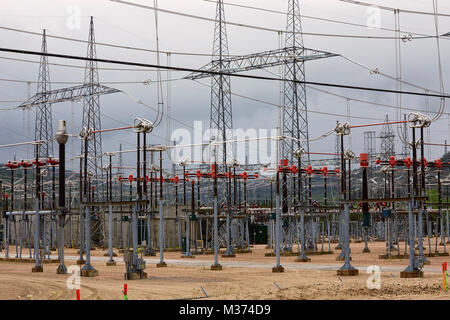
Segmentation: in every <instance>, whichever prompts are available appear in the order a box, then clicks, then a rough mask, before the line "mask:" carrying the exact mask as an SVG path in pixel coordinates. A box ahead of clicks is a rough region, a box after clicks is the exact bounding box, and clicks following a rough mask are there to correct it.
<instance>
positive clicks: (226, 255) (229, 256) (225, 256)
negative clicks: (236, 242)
mask: <svg viewBox="0 0 450 320" xmlns="http://www.w3.org/2000/svg"><path fill="white" fill-rule="evenodd" d="M235 257H236V255H235V254H234V253H231V254H223V255H222V258H235Z"/></svg>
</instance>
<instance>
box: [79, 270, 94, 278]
mask: <svg viewBox="0 0 450 320" xmlns="http://www.w3.org/2000/svg"><path fill="white" fill-rule="evenodd" d="M81 276H82V277H87V278H93V277H98V271H97V270H95V269H93V270H81Z"/></svg>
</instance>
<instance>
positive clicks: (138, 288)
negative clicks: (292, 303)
mask: <svg viewBox="0 0 450 320" xmlns="http://www.w3.org/2000/svg"><path fill="white" fill-rule="evenodd" d="M433 240H434V239H433ZM424 243H426V242H424ZM363 245H364V244H363V243H351V249H352V254H351V256H352V261H351V263H352V265H353V266H355V267H356V268H357V269H359V275H358V276H353V277H338V276H337V275H336V270H337V269H339V267H340V266H342V264H343V262H339V261H336V256H337V255H338V254H339V253H340V250H336V249H335V246H336V244H332V250H333V251H334V253H333V254H327V255H311V256H310V258H311V262H308V263H299V262H295V258H296V257H295V256H290V257H282V258H281V264H282V265H283V266H284V267H285V272H284V273H272V270H271V268H272V267H273V266H274V264H275V257H265V256H264V255H265V253H267V252H270V250H269V249H266V248H265V246H264V245H257V246H255V247H253V248H252V250H253V252H252V253H245V254H237V256H236V258H222V257H220V256H219V263H220V264H222V266H223V270H222V271H211V270H210V269H209V266H210V265H211V264H212V262H213V256H212V255H203V256H200V255H199V256H196V258H194V259H181V253H180V252H166V253H165V254H164V260H165V261H166V262H167V264H168V267H167V268H156V263H157V262H158V261H159V253H157V256H156V257H146V258H145V259H146V261H147V269H146V271H147V273H148V276H149V277H148V279H143V280H132V281H131V280H130V281H124V280H123V279H124V276H123V274H124V271H125V265H124V263H123V262H122V256H121V254H119V256H118V257H115V258H114V259H115V260H116V262H117V266H115V267H107V266H106V261H107V260H108V258H107V257H104V256H103V254H104V253H105V251H103V250H101V249H97V250H94V251H92V254H91V256H92V261H91V264H92V265H93V266H94V267H95V268H96V269H97V270H98V271H99V276H98V277H95V278H85V277H83V278H81V299H90V300H99V299H101V300H103V299H123V295H122V289H123V285H124V283H127V284H128V299H129V300H134V299H136V300H138V299H183V298H184V299H193V298H200V297H201V298H202V299H223V300H234V299H297V300H298V299H333V300H344V299H346V300H348V299H389V300H393V299H400V300H406V299H408V300H411V299H445V300H448V299H450V295H449V293H448V292H445V291H444V290H443V289H442V271H441V270H442V262H445V261H449V260H450V257H431V258H428V259H429V260H430V261H431V264H430V265H427V266H425V268H424V273H425V277H424V278H420V279H400V271H401V270H403V269H404V268H405V267H406V266H407V265H408V260H407V259H400V260H399V259H392V260H382V259H379V258H378V256H379V255H380V254H383V253H384V250H385V244H384V243H383V242H371V243H370V245H369V247H370V249H371V253H370V254H367V253H365V254H363V253H362V248H363ZM320 249H321V246H320V245H319V247H318V250H319V251H320ZM432 249H433V252H434V242H433V243H432ZM325 250H328V244H326V246H325ZM115 251H117V250H115ZM439 251H441V252H443V247H441V246H440V247H439ZM25 252H26V251H25ZM403 252H404V244H403V243H401V253H403ZM427 252H428V251H426V253H427ZM54 254H56V253H54ZM3 255H4V252H2V253H0V256H3ZM65 256H66V265H67V266H69V265H74V264H75V260H76V259H77V253H76V250H74V249H66V250H65ZM10 257H15V248H14V247H11V248H10ZM24 257H28V254H25V255H24ZM55 258H56V257H55ZM369 265H378V266H381V270H382V275H381V289H380V290H369V289H367V286H366V283H367V279H368V277H369V276H370V274H368V273H367V272H366V270H367V266H369ZM32 266H33V264H32V263H14V262H4V261H0V288H1V290H0V299H12V300H14V299H26V297H27V296H28V298H29V299H32V300H40V299H49V300H52V299H55V300H59V299H75V292H74V290H69V289H67V287H66V280H67V278H68V277H69V275H57V274H56V268H57V264H44V272H43V273H32V272H31V268H32ZM275 283H276V284H275ZM277 285H278V287H279V288H278V287H277ZM202 287H203V289H204V290H205V291H206V293H207V294H208V296H209V298H206V296H205V294H204V293H203V291H202V289H201V288H202Z"/></svg>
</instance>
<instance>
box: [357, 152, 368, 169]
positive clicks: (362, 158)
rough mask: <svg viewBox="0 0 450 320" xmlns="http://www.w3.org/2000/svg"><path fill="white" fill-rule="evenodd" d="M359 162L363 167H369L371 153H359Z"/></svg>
mask: <svg viewBox="0 0 450 320" xmlns="http://www.w3.org/2000/svg"><path fill="white" fill-rule="evenodd" d="M359 164H360V166H361V167H362V168H367V167H368V166H369V154H368V153H361V154H360V155H359Z"/></svg>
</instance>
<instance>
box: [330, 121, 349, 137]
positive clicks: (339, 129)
mask: <svg viewBox="0 0 450 320" xmlns="http://www.w3.org/2000/svg"><path fill="white" fill-rule="evenodd" d="M334 133H335V134H336V135H337V136H347V135H349V134H350V123H348V122H346V123H342V122H338V124H337V125H336V128H334Z"/></svg>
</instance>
